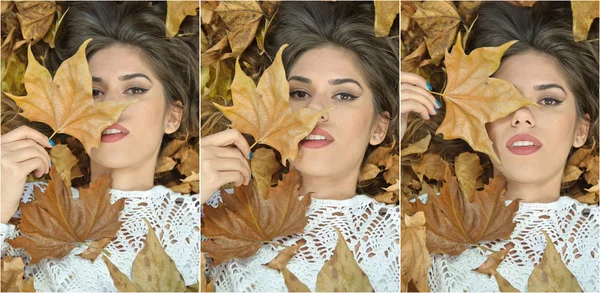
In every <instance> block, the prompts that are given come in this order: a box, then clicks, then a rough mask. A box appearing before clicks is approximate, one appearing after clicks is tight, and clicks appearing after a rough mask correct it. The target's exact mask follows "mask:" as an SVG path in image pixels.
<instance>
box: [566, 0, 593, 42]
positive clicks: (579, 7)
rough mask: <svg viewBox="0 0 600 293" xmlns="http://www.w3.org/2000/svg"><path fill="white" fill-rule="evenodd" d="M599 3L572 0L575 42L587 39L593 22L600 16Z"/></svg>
mask: <svg viewBox="0 0 600 293" xmlns="http://www.w3.org/2000/svg"><path fill="white" fill-rule="evenodd" d="M598 5H599V4H598V1H571V10H573V38H574V39H575V42H580V41H583V40H585V39H587V35H588V32H589V30H590V27H591V26H592V22H594V19H596V18H598V16H600V12H599V11H600V10H599V9H598Z"/></svg>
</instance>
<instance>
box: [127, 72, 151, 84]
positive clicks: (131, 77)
mask: <svg viewBox="0 0 600 293" xmlns="http://www.w3.org/2000/svg"><path fill="white" fill-rule="evenodd" d="M136 77H143V78H145V79H147V80H148V81H149V82H150V83H151V84H154V83H153V82H152V80H150V78H149V77H148V76H147V75H145V74H143V73H132V74H125V75H122V76H119V80H120V81H124V80H130V79H134V78H136Z"/></svg>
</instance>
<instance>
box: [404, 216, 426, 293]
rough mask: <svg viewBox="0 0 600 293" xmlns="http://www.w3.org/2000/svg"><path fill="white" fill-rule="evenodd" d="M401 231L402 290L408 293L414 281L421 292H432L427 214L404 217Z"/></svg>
mask: <svg viewBox="0 0 600 293" xmlns="http://www.w3.org/2000/svg"><path fill="white" fill-rule="evenodd" d="M402 217H403V218H404V219H402V220H401V223H402V225H401V231H400V235H401V237H400V252H401V254H402V255H401V256H400V260H401V262H400V266H401V268H402V273H401V276H402V280H401V286H402V287H401V290H400V291H402V292H406V291H408V284H409V283H410V282H411V281H412V283H413V284H414V286H415V287H416V288H417V289H418V290H419V292H428V291H430V289H429V285H428V283H427V282H428V279H429V274H428V270H429V267H431V258H430V257H429V251H428V250H427V245H426V244H425V239H426V237H425V235H426V233H425V230H426V229H425V214H424V213H423V212H417V213H415V214H414V215H413V216H408V215H403V216H402Z"/></svg>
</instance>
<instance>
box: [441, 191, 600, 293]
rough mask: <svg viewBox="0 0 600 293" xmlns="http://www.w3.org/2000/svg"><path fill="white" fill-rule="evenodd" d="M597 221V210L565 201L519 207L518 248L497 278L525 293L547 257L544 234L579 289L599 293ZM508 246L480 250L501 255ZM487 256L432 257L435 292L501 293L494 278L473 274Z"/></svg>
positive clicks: (599, 230) (513, 236)
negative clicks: (537, 268) (543, 259)
mask: <svg viewBox="0 0 600 293" xmlns="http://www.w3.org/2000/svg"><path fill="white" fill-rule="evenodd" d="M508 202H509V201H507V204H508ZM599 216H600V208H599V207H598V206H590V205H587V204H582V203H579V202H578V201H576V200H574V199H572V198H569V197H565V196H563V197H560V198H559V199H558V200H557V201H555V202H552V203H520V206H519V211H518V212H517V214H516V217H515V218H514V220H513V221H514V222H515V223H516V224H517V225H516V227H515V230H514V231H513V233H512V234H511V239H512V240H511V241H512V242H513V243H514V244H515V246H514V248H513V249H512V250H511V251H510V252H509V254H508V255H507V257H506V258H505V259H504V261H503V262H502V263H500V265H499V266H498V269H497V271H498V273H500V275H502V277H504V278H505V279H506V280H507V281H508V282H510V283H511V284H512V285H513V286H514V287H515V288H516V289H518V290H519V291H521V292H525V291H527V283H528V280H529V276H530V275H531V272H532V271H533V268H534V266H535V265H537V264H538V263H539V262H540V260H541V259H542V255H543V254H544V249H545V247H546V239H545V237H544V234H543V233H542V231H546V233H547V234H548V236H549V237H550V239H552V241H553V242H554V245H555V247H556V249H557V250H558V252H559V253H560V255H561V257H562V260H563V261H564V262H565V264H566V265H567V267H568V268H569V270H570V271H571V272H572V273H573V275H575V277H576V278H577V281H578V282H579V285H580V286H581V288H582V289H583V290H584V291H586V292H598V291H599V290H600V278H599V277H598V276H599V275H600V271H599V269H598V268H599V265H600V259H599V255H598V254H599V253H600V242H598V241H599V239H600V224H599V222H598V217H599ZM508 242H509V241H498V242H485V243H482V244H483V245H484V246H486V247H488V248H490V249H492V250H496V251H498V250H500V249H502V248H503V247H504V245H505V244H506V243H508ZM488 254H490V253H489V252H488V253H486V252H484V251H482V250H481V249H479V248H471V249H468V250H466V251H464V252H463V253H462V254H460V255H458V256H452V257H451V256H447V255H439V254H435V255H432V257H431V264H432V267H431V268H430V269H429V285H430V286H431V290H432V291H460V292H464V291H479V292H481V291H495V292H498V291H499V289H498V285H497V283H496V280H495V278H494V277H488V276H487V275H485V274H481V273H477V272H474V271H472V270H473V269H476V268H477V267H479V266H480V265H481V264H482V263H484V262H485V261H486V259H487V255H488Z"/></svg>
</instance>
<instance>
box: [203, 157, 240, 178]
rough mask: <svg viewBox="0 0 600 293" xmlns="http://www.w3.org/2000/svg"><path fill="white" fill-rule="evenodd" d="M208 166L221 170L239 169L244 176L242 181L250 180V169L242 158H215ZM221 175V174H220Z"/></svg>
mask: <svg viewBox="0 0 600 293" xmlns="http://www.w3.org/2000/svg"><path fill="white" fill-rule="evenodd" d="M208 165H209V166H208V168H210V169H212V170H214V171H217V172H219V173H221V172H228V171H237V172H239V173H241V174H242V175H243V177H244V180H243V181H242V183H245V184H248V183H249V182H250V169H249V168H247V167H246V166H245V165H244V164H242V162H240V160H238V159H234V158H219V159H213V160H210V161H209V162H208ZM219 177H220V174H219Z"/></svg>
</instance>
